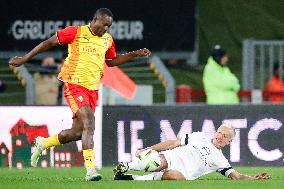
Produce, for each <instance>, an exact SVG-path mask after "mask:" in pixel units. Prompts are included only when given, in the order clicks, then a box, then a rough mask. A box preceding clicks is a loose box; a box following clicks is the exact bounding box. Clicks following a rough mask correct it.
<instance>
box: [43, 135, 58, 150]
mask: <svg viewBox="0 0 284 189" xmlns="http://www.w3.org/2000/svg"><path fill="white" fill-rule="evenodd" d="M43 145H44V148H45V149H47V148H50V147H52V146H59V145H60V142H59V139H58V134H56V135H53V136H51V137H48V138H46V139H45V140H44V142H43Z"/></svg>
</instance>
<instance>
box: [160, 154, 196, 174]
mask: <svg viewBox="0 0 284 189" xmlns="http://www.w3.org/2000/svg"><path fill="white" fill-rule="evenodd" d="M160 153H161V154H163V155H164V156H165V159H166V161H167V163H168V168H167V170H176V171H179V172H180V173H181V174H183V176H184V177H185V179H186V180H194V179H193V178H192V170H190V168H192V165H191V163H190V160H189V158H188V157H184V156H185V154H181V153H178V151H176V150H166V151H162V152H160Z"/></svg>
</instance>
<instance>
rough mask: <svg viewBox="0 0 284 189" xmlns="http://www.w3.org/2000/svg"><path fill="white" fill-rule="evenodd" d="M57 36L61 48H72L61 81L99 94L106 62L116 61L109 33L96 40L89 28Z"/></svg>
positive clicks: (61, 33)
mask: <svg viewBox="0 0 284 189" xmlns="http://www.w3.org/2000/svg"><path fill="white" fill-rule="evenodd" d="M56 35H57V38H58V42H59V43H60V44H68V57H67V58H66V59H65V61H64V65H63V67H62V68H61V71H60V73H59V75H58V79H60V80H62V81H64V82H67V83H73V84H77V85H80V86H83V87H85V88H87V89H89V90H98V88H99V83H100V79H101V77H102V76H103V69H104V62H105V59H114V58H115V57H116V51H115V44H114V41H113V38H112V36H111V35H110V34H109V33H105V34H104V35H103V36H101V37H99V36H96V35H95V34H94V33H93V32H92V30H91V28H90V26H89V25H86V26H69V27H66V28H65V29H62V30H59V31H57V33H56Z"/></svg>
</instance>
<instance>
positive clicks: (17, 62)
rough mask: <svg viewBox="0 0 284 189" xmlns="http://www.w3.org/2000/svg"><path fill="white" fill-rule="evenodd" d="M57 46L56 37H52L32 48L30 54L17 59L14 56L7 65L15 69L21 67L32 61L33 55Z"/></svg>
mask: <svg viewBox="0 0 284 189" xmlns="http://www.w3.org/2000/svg"><path fill="white" fill-rule="evenodd" d="M57 45H59V42H58V40H57V36H56V35H53V36H52V37H50V38H49V39H47V40H45V41H43V42H41V43H40V44H38V45H37V46H36V47H35V48H33V49H32V50H31V51H30V52H28V53H27V54H25V55H24V56H22V57H18V56H15V57H13V58H12V59H11V60H10V61H9V64H10V65H12V66H15V67H18V66H21V65H22V64H24V63H26V62H27V61H29V60H30V59H32V58H33V57H34V56H35V55H37V54H39V53H41V52H43V51H46V50H48V49H49V48H51V47H53V46H57Z"/></svg>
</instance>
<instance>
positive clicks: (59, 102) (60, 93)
mask: <svg viewBox="0 0 284 189" xmlns="http://www.w3.org/2000/svg"><path fill="white" fill-rule="evenodd" d="M67 56H68V53H66V52H65V53H63V54H62V57H61V60H60V62H59V63H58V65H57V71H58V73H59V72H60V70H61V68H62V66H63V64H64V62H65V59H66V57H67ZM63 87H64V82H62V81H59V86H58V96H57V105H67V102H66V101H65V99H64V98H63Z"/></svg>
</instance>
